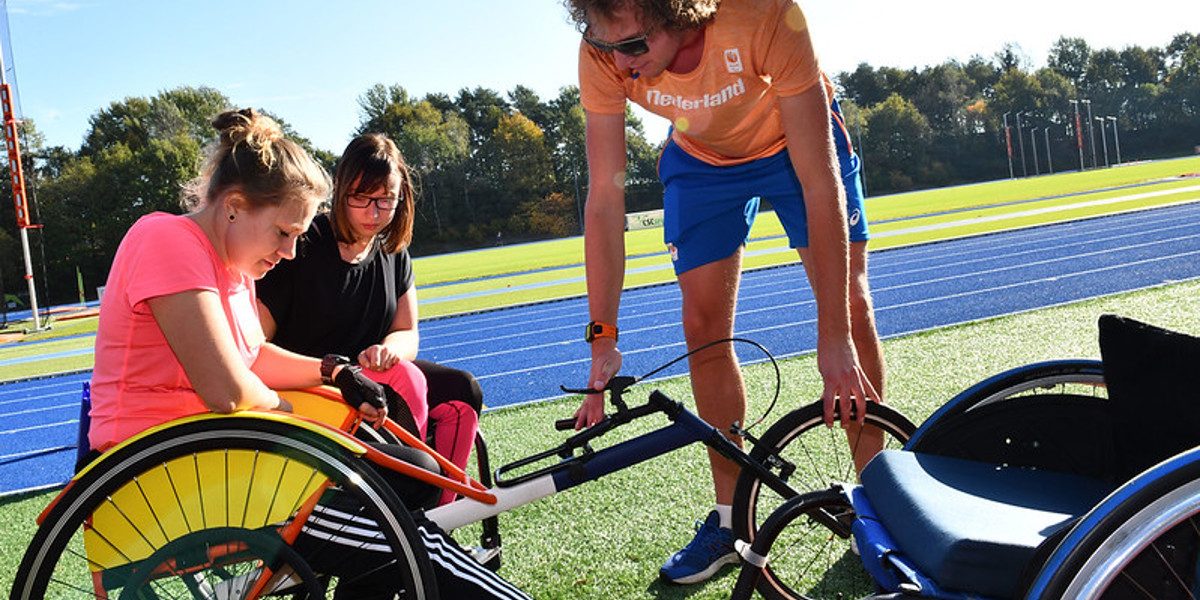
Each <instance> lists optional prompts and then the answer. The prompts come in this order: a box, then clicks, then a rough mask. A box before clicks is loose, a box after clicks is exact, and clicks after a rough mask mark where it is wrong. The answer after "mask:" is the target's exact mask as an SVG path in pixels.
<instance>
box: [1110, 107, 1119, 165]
mask: <svg viewBox="0 0 1200 600" xmlns="http://www.w3.org/2000/svg"><path fill="white" fill-rule="evenodd" d="M1109 119H1112V122H1113V143H1114V144H1115V145H1116V147H1117V164H1118V165H1119V164H1121V136H1120V135H1119V134H1118V133H1117V118H1116V117H1109Z"/></svg>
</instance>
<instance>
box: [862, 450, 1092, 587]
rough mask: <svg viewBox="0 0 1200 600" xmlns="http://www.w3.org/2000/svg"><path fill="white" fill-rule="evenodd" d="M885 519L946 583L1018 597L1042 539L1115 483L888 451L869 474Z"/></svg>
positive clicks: (866, 485)
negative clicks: (1025, 572) (1026, 572)
mask: <svg viewBox="0 0 1200 600" xmlns="http://www.w3.org/2000/svg"><path fill="white" fill-rule="evenodd" d="M862 489H863V491H864V492H865V493H866V495H867V498H868V499H869V500H870V502H871V505H873V506H874V507H875V511H876V513H877V516H878V518H879V521H880V522H881V523H882V524H883V526H884V527H885V528H886V529H887V531H888V532H889V533H890V534H891V535H892V537H893V539H895V541H896V545H897V546H899V548H897V551H899V552H900V553H902V554H903V555H905V556H907V557H908V558H909V559H910V560H911V561H912V562H913V563H914V564H915V565H917V567H919V568H920V570H921V572H922V573H923V574H924V575H926V576H928V577H930V578H932V579H933V580H934V581H935V582H937V584H938V585H939V586H941V587H943V588H946V589H952V590H959V591H963V592H970V593H972V594H978V595H983V596H991V597H994V598H1011V597H1013V596H1014V595H1015V593H1016V591H1017V590H1016V588H1017V586H1018V582H1019V581H1020V579H1021V575H1022V572H1023V571H1024V569H1025V567H1026V565H1027V564H1028V563H1029V561H1030V559H1031V558H1032V557H1033V556H1034V553H1035V551H1036V550H1037V547H1038V545H1039V544H1041V543H1042V541H1044V540H1045V539H1046V538H1048V537H1049V536H1051V535H1053V534H1054V533H1056V532H1057V531H1059V530H1060V529H1063V528H1064V527H1069V526H1070V525H1071V524H1072V523H1073V522H1074V521H1075V519H1076V518H1077V517H1079V516H1082V515H1083V514H1084V513H1086V512H1087V511H1088V510H1090V509H1091V508H1092V507H1093V506H1095V505H1096V504H1098V503H1099V502H1100V500H1101V499H1103V498H1104V497H1105V496H1107V495H1108V493H1109V492H1110V491H1112V489H1113V486H1112V484H1110V483H1108V482H1105V481H1101V480H1097V479H1092V478H1089V477H1084V476H1081V475H1074V474H1068V473H1058V472H1052V471H1044V470H1033V469H1025V468H1014V467H1005V466H1000V465H996V464H992V463H986V462H979V461H972V460H965V459H960V458H952V457H947V456H937V455H931V454H920V453H915V452H906V451H901V450H885V451H883V452H881V453H880V454H879V455H877V456H876V457H875V458H874V459H872V460H871V462H870V463H869V464H868V465H867V467H866V468H865V469H864V470H863V473H862Z"/></svg>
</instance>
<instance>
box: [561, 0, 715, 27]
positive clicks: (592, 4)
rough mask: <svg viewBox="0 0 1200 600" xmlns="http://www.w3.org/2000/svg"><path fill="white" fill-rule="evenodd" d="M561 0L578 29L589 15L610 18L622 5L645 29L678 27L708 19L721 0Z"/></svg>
mask: <svg viewBox="0 0 1200 600" xmlns="http://www.w3.org/2000/svg"><path fill="white" fill-rule="evenodd" d="M563 3H564V4H565V5H566V7H567V12H568V14H569V15H570V17H571V20H572V21H574V22H575V27H576V28H577V29H579V31H580V32H583V31H584V30H586V29H587V27H588V25H589V20H588V18H589V15H598V16H601V17H605V18H611V17H612V16H613V15H614V14H615V13H616V12H617V11H619V10H621V9H622V8H630V9H632V10H633V11H634V12H635V13H636V14H638V15H640V19H639V20H640V21H641V24H642V25H643V26H644V27H645V28H646V30H647V31H652V30H655V29H660V28H661V29H673V30H677V31H679V30H685V29H695V28H697V27H701V26H703V25H705V24H706V23H708V22H709V21H711V20H712V19H713V17H715V16H716V14H717V6H718V5H720V4H721V0H563Z"/></svg>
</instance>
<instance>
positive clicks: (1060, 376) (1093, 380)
mask: <svg viewBox="0 0 1200 600" xmlns="http://www.w3.org/2000/svg"><path fill="white" fill-rule="evenodd" d="M1033 396H1072V397H1080V398H1096V399H1100V400H1107V399H1108V391H1107V388H1106V387H1105V385H1104V368H1103V367H1102V366H1101V363H1100V361H1096V360H1055V361H1047V362H1041V363H1034V364H1030V365H1024V366H1021V367H1017V368H1015V369H1010V370H1008V371H1005V372H1003V373H999V374H997V375H993V376H991V377H989V378H987V379H985V380H983V381H981V382H979V383H977V384H975V385H973V386H971V387H969V388H967V389H966V390H963V391H962V392H960V393H959V394H958V395H957V396H955V397H954V398H951V399H950V401H949V402H947V403H946V404H944V405H942V407H941V408H939V409H938V410H937V411H935V412H934V413H933V414H932V415H930V417H929V418H928V419H926V421H925V423H923V424H922V426H921V429H922V431H918V432H917V434H916V435H915V436H914V438H915V439H914V443H915V442H916V441H917V440H919V439H920V438H921V436H922V434H923V433H924V432H923V430H925V429H927V428H929V427H930V426H931V425H935V424H937V422H938V421H940V420H941V419H944V418H946V417H952V416H955V415H958V414H962V413H964V412H966V411H969V410H973V409H976V408H980V407H984V406H989V405H992V404H996V403H999V402H1004V401H1007V400H1013V399H1018V398H1028V397H1033Z"/></svg>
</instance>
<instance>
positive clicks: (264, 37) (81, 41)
mask: <svg viewBox="0 0 1200 600" xmlns="http://www.w3.org/2000/svg"><path fill="white" fill-rule="evenodd" d="M0 4H6V5H7V10H8V19H9V33H10V36H11V41H12V49H11V54H12V55H11V56H8V55H7V54H6V56H5V57H4V59H5V64H6V67H8V77H9V82H10V83H12V82H13V81H14V79H13V77H14V75H13V72H14V70H15V82H16V84H17V94H18V98H19V101H20V108H21V110H22V112H23V114H24V116H25V117H26V118H30V119H32V120H33V121H34V123H35V124H36V126H37V128H38V130H39V131H41V132H42V133H43V134H45V136H46V138H47V143H48V144H49V145H61V146H66V147H68V148H71V149H77V148H78V147H79V145H80V143H81V142H82V140H83V135H84V133H85V132H86V131H87V128H88V118H89V117H90V116H92V115H93V114H95V113H96V112H97V111H98V110H100V109H102V108H104V107H106V106H108V105H109V104H110V103H112V102H114V101H119V100H122V99H124V98H126V97H130V96H142V97H146V96H153V95H154V94H156V93H157V92H159V91H161V90H165V89H170V88H174V87H178V86H181V85H193V86H200V85H207V86H211V87H214V88H216V89H218V90H220V91H221V92H222V93H224V94H225V95H226V96H228V97H229V98H230V99H231V100H232V101H233V102H234V103H235V104H236V105H238V106H254V107H258V108H265V109H267V110H269V111H271V112H272V113H274V114H277V115H279V116H281V117H282V118H283V119H284V120H286V121H287V122H288V123H290V124H291V125H292V126H293V127H294V128H295V129H296V130H297V131H298V132H299V133H300V134H301V135H304V136H306V137H308V138H310V139H311V140H313V142H314V143H315V144H316V145H317V146H318V147H321V148H324V149H327V150H330V151H333V152H335V153H338V152H340V151H341V149H342V147H343V146H344V145H345V143H346V142H347V141H349V138H350V135H351V133H352V131H353V130H354V128H355V127H356V126H357V124H358V121H359V107H358V101H357V100H358V97H359V96H360V95H361V94H362V93H363V92H364V91H365V90H366V89H367V88H369V87H370V86H372V85H374V84H376V83H383V84H387V85H391V84H400V85H402V86H404V87H405V88H406V89H407V90H408V91H409V93H410V94H414V95H417V96H423V95H424V94H426V93H431V92H441V93H446V94H449V95H450V96H454V95H456V94H457V92H458V91H459V90H460V89H462V88H464V87H471V88H473V87H476V86H484V87H488V88H492V89H494V90H497V91H500V92H507V91H508V90H511V89H512V88H513V87H515V86H516V85H525V86H527V87H529V88H531V89H533V90H534V91H536V92H537V93H538V94H539V95H540V96H541V97H542V98H543V99H549V98H552V97H553V96H555V95H557V92H558V90H559V88H561V87H562V86H564V85H571V84H574V83H575V82H576V70H575V52H576V48H577V44H578V40H579V38H578V34H577V33H576V32H575V30H574V28H573V27H572V26H571V25H570V24H569V23H567V20H566V13H565V10H564V9H563V7H562V5H561V3H560V2H559V0H356V1H349V0H348V1H343V2H328V1H326V2H317V1H314V0H293V1H284V0H7V2H3V0H0ZM1003 4H1004V5H1005V6H1006V7H1007V8H1006V10H1005V11H1003V12H999V11H995V10H990V9H989V10H987V11H984V10H978V9H976V8H975V7H974V5H971V4H969V3H966V2H961V1H951V0H909V1H896V0H801V6H803V7H804V9H805V12H806V14H807V15H808V19H809V25H810V27H811V29H812V30H813V36H814V40H815V41H816V44H817V47H818V51H819V52H820V54H821V60H822V63H823V65H824V67H825V69H826V70H827V71H829V72H833V73H836V72H838V71H843V70H852V69H853V68H854V67H855V66H856V65H857V64H858V63H859V62H864V61H865V62H868V63H870V64H871V65H873V66H876V67H880V66H892V67H900V68H910V67H922V66H926V65H932V64H938V63H941V62H943V61H945V60H948V59H952V58H954V59H960V60H964V61H965V60H967V59H969V58H970V57H971V56H973V55H982V56H987V57H990V56H992V55H993V54H994V53H995V52H996V51H998V50H1000V48H1001V47H1002V46H1003V45H1004V44H1005V43H1010V42H1011V43H1015V44H1018V45H1019V46H1020V47H1021V49H1022V50H1023V51H1024V53H1025V54H1026V55H1027V56H1028V57H1029V58H1030V61H1031V63H1032V65H1033V66H1041V65H1042V64H1043V63H1044V61H1045V55H1046V52H1047V50H1048V49H1049V47H1050V45H1051V44H1052V43H1053V42H1054V41H1055V40H1057V39H1058V37H1059V36H1061V35H1068V36H1073V37H1082V38H1083V39H1085V40H1086V41H1087V42H1088V43H1089V44H1090V45H1091V46H1092V47H1093V48H1118V49H1119V48H1122V47H1125V46H1127V45H1132V44H1137V45H1141V46H1165V45H1166V44H1167V43H1168V42H1170V40H1171V38H1172V37H1173V36H1174V35H1175V34H1177V33H1182V32H1184V31H1187V28H1188V27H1190V28H1191V30H1192V31H1191V32H1192V33H1196V34H1200V2H1196V1H1194V0H1185V1H1181V0H1143V1H1142V2H1139V3H1137V5H1136V8H1135V9H1133V10H1125V11H1122V12H1120V13H1117V12H1115V11H1111V10H1101V9H1100V8H1099V7H1100V6H1103V5H1104V3H1096V4H1095V5H1096V6H1097V8H1096V9H1093V10H1090V11H1081V10H1079V9H1078V8H1077V6H1078V4H1079V3H1076V2H1069V1H1067V0H1049V1H1046V0H1009V1H1008V2H1005V3H1003ZM646 121H647V126H648V127H647V130H648V133H649V134H650V136H651V137H659V138H660V137H661V136H662V134H663V132H664V131H665V124H664V123H660V122H658V120H657V119H654V118H653V117H650V118H648V119H646Z"/></svg>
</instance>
